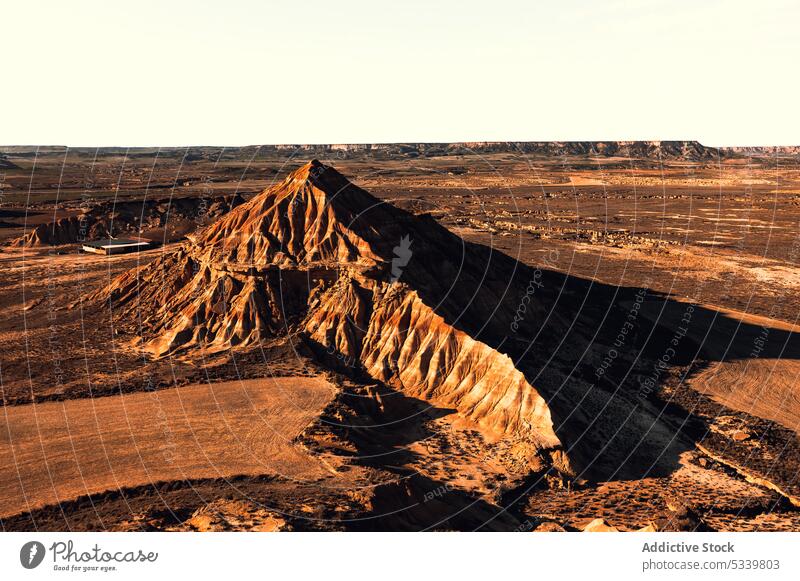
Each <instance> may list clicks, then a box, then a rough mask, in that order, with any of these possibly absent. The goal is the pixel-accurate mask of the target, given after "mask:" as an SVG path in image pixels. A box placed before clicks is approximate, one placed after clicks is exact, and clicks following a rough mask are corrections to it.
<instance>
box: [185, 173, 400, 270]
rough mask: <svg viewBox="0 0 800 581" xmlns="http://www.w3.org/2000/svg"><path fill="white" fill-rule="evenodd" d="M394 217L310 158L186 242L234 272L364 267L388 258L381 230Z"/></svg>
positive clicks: (395, 212)
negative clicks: (323, 265) (314, 266)
mask: <svg viewBox="0 0 800 581" xmlns="http://www.w3.org/2000/svg"><path fill="white" fill-rule="evenodd" d="M400 214H405V212H403V211H402V210H399V209H397V208H394V207H391V206H388V205H386V204H385V203H383V202H381V201H380V200H378V199H377V198H375V197H373V196H372V195H370V194H369V193H367V192H365V191H364V190H362V189H361V188H359V187H357V186H355V185H353V184H352V183H350V181H348V179H347V178H345V177H344V176H343V175H342V174H340V173H339V172H337V171H336V170H335V169H333V168H332V167H329V166H326V165H324V164H322V163H320V162H319V161H317V160H313V161H311V162H309V163H307V164H305V165H304V166H302V167H300V168H299V169H297V170H295V171H294V172H292V173H291V174H289V176H288V177H287V178H286V179H285V180H284V181H283V182H281V183H280V184H277V185H275V186H273V187H271V188H268V189H266V190H265V191H263V192H262V193H261V194H259V195H257V196H256V197H254V198H253V199H251V200H250V201H249V202H247V203H246V204H243V205H242V206H239V207H238V208H236V209H235V210H234V211H232V212H231V213H230V214H228V215H227V216H225V217H224V218H223V219H221V220H219V221H218V222H216V223H214V224H213V225H211V226H210V227H208V228H206V229H205V230H203V231H201V232H199V233H197V234H196V235H194V236H191V237H190V239H191V241H192V243H193V245H194V247H195V248H194V251H193V254H195V255H196V256H197V258H199V259H201V260H203V261H204V262H209V263H214V264H224V265H225V266H226V267H227V268H229V269H232V270H239V269H243V268H259V267H266V266H269V265H278V266H307V265H310V264H312V263H327V264H341V263H352V264H354V265H363V266H369V265H374V264H376V263H378V262H383V261H386V260H391V246H390V245H388V244H387V243H385V242H382V240H383V238H384V236H385V232H382V230H383V229H386V230H390V229H393V228H396V221H397V220H398V219H400V220H402V219H403V218H404V217H403V216H400Z"/></svg>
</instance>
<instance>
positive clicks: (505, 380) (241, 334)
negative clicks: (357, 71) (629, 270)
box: [91, 161, 570, 472]
mask: <svg viewBox="0 0 800 581" xmlns="http://www.w3.org/2000/svg"><path fill="white" fill-rule="evenodd" d="M517 278H518V277H517V263H516V261H514V260H512V259H510V258H508V257H507V256H505V255H502V254H500V253H497V252H494V253H493V252H492V250H491V249H489V248H485V247H482V246H475V245H470V244H468V243H466V242H464V241H463V240H461V239H460V238H458V237H457V236H455V235H454V234H452V233H450V232H449V231H448V230H446V229H445V228H443V227H442V226H440V225H439V224H438V223H437V222H435V221H434V220H433V219H432V218H430V217H427V216H414V215H412V214H409V213H407V212H405V211H404V210H401V209H399V208H396V207H394V206H391V205H389V204H386V203H384V202H381V201H380V200H378V199H377V198H375V197H373V196H372V195H371V194H369V193H367V192H366V191H364V190H362V189H361V188H359V187H357V186H355V185H354V184H352V183H350V182H349V181H348V180H347V179H346V178H345V177H344V176H342V175H341V174H340V173H338V172H337V171H336V170H335V169H333V168H331V167H328V166H325V165H323V164H321V163H319V162H318V161H312V162H310V163H308V164H306V165H304V166H303V167H301V168H299V169H298V170H296V171H295V172H293V173H292V174H290V175H289V176H288V177H287V178H286V179H285V181H283V182H282V183H280V184H277V185H276V186H273V187H271V188H269V189H267V190H265V191H264V192H262V193H261V194H259V195H257V196H255V197H254V198H252V199H251V200H249V201H248V202H246V203H245V204H242V205H240V206H238V207H237V208H235V209H233V210H232V211H230V212H229V213H228V214H226V215H225V216H223V217H222V218H220V219H219V220H218V221H216V222H215V223H213V224H212V225H210V226H208V227H207V228H205V229H203V230H201V231H199V232H197V233H195V234H193V235H191V236H190V237H189V240H188V241H187V242H186V243H185V244H184V245H183V246H182V247H181V248H180V249H178V250H177V251H174V252H172V253H169V254H165V255H163V256H162V257H161V258H159V259H157V260H155V261H154V262H151V263H150V264H148V265H146V266H144V267H141V268H139V269H137V270H134V271H130V272H127V273H125V274H123V275H121V276H120V277H118V278H117V279H115V280H114V281H112V282H111V284H110V285H109V286H107V287H106V288H104V289H102V290H100V291H98V292H97V293H96V294H95V295H94V296H93V297H91V298H92V300H96V301H105V302H107V303H108V304H110V305H111V308H112V309H113V311H114V314H115V316H117V317H121V318H123V319H124V318H127V320H128V321H136V325H137V328H138V329H139V334H140V337H139V339H138V346H139V347H140V348H142V349H144V350H146V351H147V352H148V353H150V354H151V355H152V356H153V357H156V358H158V357H164V356H167V355H181V354H188V353H192V352H193V351H194V350H202V352H204V353H214V352H219V351H223V350H227V349H231V348H245V347H248V346H255V345H257V344H259V343H261V342H264V341H270V340H273V339H276V338H280V337H286V336H291V337H299V338H300V339H302V340H303V341H305V342H306V343H307V344H308V345H310V346H311V348H312V350H314V351H315V352H316V354H317V356H318V357H319V359H320V360H321V361H323V362H327V363H330V365H337V366H338V367H340V368H341V367H342V366H343V365H344V366H346V367H348V368H350V370H351V371H353V372H356V371H357V372H358V373H361V374H366V375H368V376H369V377H371V378H372V379H373V380H375V381H378V382H381V383H383V384H385V385H387V386H388V387H389V388H391V389H395V390H398V391H400V392H401V393H403V394H405V395H407V396H409V397H413V398H418V399H420V400H423V401H426V402H429V403H430V404H431V405H436V406H439V407H443V408H447V409H455V410H457V411H458V412H459V414H460V415H461V416H462V417H463V418H464V419H465V421H468V422H470V423H472V424H473V425H475V426H476V427H478V428H479V429H481V430H483V431H484V432H486V433H492V434H493V435H495V436H497V437H503V436H506V435H513V437H514V438H515V439H516V438H524V439H525V440H526V441H527V442H528V443H529V444H531V446H530V449H531V450H533V452H532V454H533V455H534V456H536V458H535V459H533V458H532V462H535V463H537V464H538V465H539V466H541V465H542V463H544V464H545V465H555V466H556V468H558V469H559V470H561V471H562V472H569V471H570V467H569V462H568V460H567V459H566V457H565V455H564V454H563V452H562V451H561V447H562V446H561V442H560V441H559V439H558V437H557V436H556V434H555V431H554V428H553V422H552V420H551V417H550V409H549V407H548V405H547V403H546V401H545V399H544V398H543V397H542V395H540V393H539V392H538V391H537V389H536V388H535V387H534V386H533V385H531V383H530V382H529V380H528V379H527V378H526V376H525V375H524V374H523V373H522V372H521V371H520V370H519V369H518V368H517V366H516V365H515V363H514V361H513V360H512V359H511V358H510V357H509V356H508V355H506V354H504V353H502V352H501V351H499V350H498V349H497V348H495V347H493V346H492V345H493V344H496V341H494V340H492V339H490V338H495V337H497V336H498V335H501V334H502V333H503V330H504V329H508V327H509V325H510V324H511V322H512V321H513V317H514V312H513V309H512V308H510V307H505V306H503V305H505V304H506V302H505V301H504V300H503V299H504V297H506V296H507V295H508V294H509V293H512V291H513V289H515V288H519V287H518V285H519V282H518V281H517V280H516V279H517ZM515 296H516V295H515ZM527 316H528V317H530V319H535V318H536V317H544V316H545V313H544V312H543V310H541V309H540V310H537V307H536V306H535V305H533V304H532V305H531V306H530V308H529V309H528V315H527ZM506 333H507V331H506Z"/></svg>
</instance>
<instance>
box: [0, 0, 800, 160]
mask: <svg viewBox="0 0 800 581" xmlns="http://www.w3.org/2000/svg"><path fill="white" fill-rule="evenodd" d="M0 14H1V15H2V16H0V50H2V65H1V66H0V78H2V82H0V144H5V145H10V144H67V145H73V146H79V145H126V146H135V145H190V144H205V145H245V144H261V143H330V142H333V143H353V142H396V141H401V142H402V141H484V140H501V141H505V140H525V141H536V140H604V139H608V140H612V139H698V140H700V141H702V142H703V143H705V144H707V145H779V144H780V145H797V144H800V114H798V110H799V109H800V80H799V79H800V72H799V71H800V64H799V63H800V32H798V24H799V23H800V2H798V1H797V0H750V1H738V0H729V1H723V0H719V1H702V0H638V1H633V0H630V1H629V0H585V1H577V0H559V1H539V2H535V1H527V2H525V1H506V0H483V1H482V2H472V1H468V0H463V1H459V2H455V1H440V2H435V1H422V0H419V1H417V0H406V1H392V2H378V1H375V0H373V1H363V2H362V1H348V0H340V1H307V2H302V1H272V2H270V1H265V2H255V1H235V0H227V1H215V2H209V1H198V0H195V1H191V2H189V1H186V2H184V1H175V2H155V1H153V2H150V1H136V2H106V1H80V0H74V1H70V2H65V1H56V0H53V1H25V2H22V1H17V2H6V3H4V4H3V6H2V10H1V11H0Z"/></svg>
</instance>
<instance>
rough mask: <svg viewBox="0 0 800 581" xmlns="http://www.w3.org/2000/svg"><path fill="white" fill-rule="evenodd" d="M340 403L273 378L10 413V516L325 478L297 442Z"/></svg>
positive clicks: (305, 385) (303, 382) (5, 438)
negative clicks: (183, 484) (264, 481)
mask: <svg viewBox="0 0 800 581" xmlns="http://www.w3.org/2000/svg"><path fill="white" fill-rule="evenodd" d="M333 395H334V389H333V387H332V386H331V385H330V384H328V383H327V382H326V381H325V380H323V379H318V378H300V379H298V378H273V379H260V380H247V381H241V382H228V383H219V384H214V385H189V386H185V387H180V388H174V389H168V390H162V391H157V392H152V393H137V394H128V395H123V396H112V397H103V398H96V399H80V400H71V401H66V402H49V403H43V404H33V405H26V406H14V407H5V408H4V409H3V413H2V414H0V465H2V466H5V467H6V469H5V470H3V472H2V475H0V517H3V516H9V515H13V514H16V513H19V512H22V511H27V510H30V509H36V508H39V507H42V506H45V505H48V504H53V503H57V502H59V501H66V500H71V499H74V498H76V497H78V496H81V495H85V494H92V493H97V492H102V491H106V490H115V489H119V488H121V487H129V486H137V485H141V484H148V483H151V482H158V481H168V480H187V479H195V478H221V477H229V476H234V475H242V474H248V475H257V474H277V475H281V476H286V477H289V478H299V479H309V478H317V477H320V476H321V475H323V474H324V473H325V469H324V467H323V466H322V464H321V463H320V462H319V460H317V459H314V458H312V457H311V456H309V455H307V454H305V453H304V451H302V450H301V449H299V448H298V447H297V446H296V444H294V443H293V439H294V438H295V437H296V436H297V435H298V434H299V433H300V432H301V431H302V430H303V428H304V427H305V426H306V425H307V424H308V423H309V422H310V421H311V420H312V418H315V417H316V416H317V415H319V413H320V411H321V410H322V409H323V407H324V406H325V405H326V403H327V402H328V401H329V400H330V399H331V398H332V397H333ZM15 467H16V468H15Z"/></svg>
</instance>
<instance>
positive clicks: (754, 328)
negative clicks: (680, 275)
mask: <svg viewBox="0 0 800 581" xmlns="http://www.w3.org/2000/svg"><path fill="white" fill-rule="evenodd" d="M431 222H432V220H431ZM443 230H444V228H442V227H439V228H433V229H432V231H433V235H432V236H430V237H429V240H430V239H432V240H434V241H435V244H428V245H427V246H422V247H421V248H420V249H419V251H418V252H415V254H414V255H413V256H412V258H411V260H410V262H409V264H408V265H407V267H406V270H405V271H404V272H403V275H402V278H401V281H403V282H405V283H407V284H408V285H409V286H410V287H411V288H413V289H414V290H416V291H417V293H418V294H419V296H420V298H421V300H422V301H423V302H424V303H425V304H426V305H428V306H429V307H430V308H432V309H433V310H434V312H436V313H437V314H438V315H440V316H442V317H443V318H444V320H445V322H447V323H448V324H449V325H451V326H453V327H454V328H456V329H458V330H460V331H463V332H465V333H466V334H468V335H470V336H471V337H473V338H474V339H477V340H480V341H481V342H483V343H486V344H487V345H489V346H490V347H492V348H493V349H496V350H498V351H500V352H502V353H504V354H506V355H508V356H510V357H511V358H512V359H513V360H514V362H515V364H516V366H517V367H518V368H519V369H520V370H522V371H523V373H524V374H525V376H526V378H527V379H528V381H529V382H530V383H531V385H533V386H534V388H535V389H536V390H537V391H538V392H539V393H540V394H541V395H542V396H543V397H544V398H545V400H546V401H547V402H548V405H549V407H550V411H551V417H552V420H553V424H554V427H555V430H556V434H557V435H558V437H559V439H560V440H561V441H562V443H563V444H564V446H565V448H567V449H568V450H570V454H571V456H572V458H573V459H574V460H575V464H576V465H577V472H579V473H580V474H581V475H582V477H584V478H588V479H591V480H609V479H640V478H643V477H648V476H649V477H661V476H666V475H669V474H671V473H672V472H674V470H675V469H677V468H678V467H679V466H680V456H681V454H682V453H683V452H685V451H687V450H691V449H693V447H694V442H695V438H696V435H697V434H698V433H699V432H702V430H699V429H697V426H696V425H695V424H696V421H695V420H693V419H692V418H691V417H689V415H688V414H687V413H686V412H684V411H683V410H681V409H680V407H679V406H676V405H672V404H671V403H670V402H669V401H668V398H663V399H662V398H661V397H660V393H661V391H662V388H663V386H664V383H665V382H666V381H668V380H670V379H673V378H675V377H679V376H681V375H682V374H683V373H685V372H686V371H687V369H688V368H691V369H693V371H694V372H699V371H700V370H702V369H703V368H705V367H707V366H708V365H710V364H711V363H713V362H714V361H726V360H731V359H736V358H741V359H746V358H749V357H752V356H753V355H752V352H753V344H754V341H755V340H756V339H757V338H758V337H760V336H763V335H764V333H765V329H766V330H767V331H766V334H767V335H768V337H769V343H768V344H766V345H763V346H762V347H761V348H760V351H759V356H761V357H779V356H780V357H788V358H799V357H800V340H798V338H797V337H794V334H793V333H792V332H791V331H787V330H785V329H781V328H779V326H780V324H779V323H777V322H776V323H774V325H776V326H770V327H764V326H762V325H761V324H753V323H752V322H749V321H746V320H740V319H737V318H735V317H733V316H730V315H729V314H727V313H726V312H723V311H722V310H716V309H714V308H713V307H710V306H704V305H699V304H691V303H688V302H684V301H679V300H675V299H673V298H671V297H669V296H666V295H664V294H661V293H658V292H653V291H651V290H649V289H646V288H643V287H628V286H616V285H611V284H606V283H602V282H598V281H594V280H589V279H584V278H581V277H577V276H574V275H569V274H563V273H560V272H557V271H553V270H548V269H536V268H533V267H530V266H527V265H525V264H523V263H520V262H518V261H516V260H515V259H513V258H511V257H509V256H508V255H506V254H504V253H502V252H499V251H497V250H495V249H491V248H488V247H486V246H483V245H480V244H475V243H469V242H465V241H463V240H461V239H460V238H458V237H457V236H456V235H455V234H452V233H450V232H442V231H443ZM442 256H454V257H460V258H461V259H462V261H461V264H460V265H458V266H457V267H455V266H453V265H452V264H449V263H448V262H447V261H442ZM434 264H435V265H436V268H435V269H433V268H431V267H430V265H434ZM523 304H524V305H525V308H524V309H522V308H521V306H522V305H523ZM634 305H638V306H636V307H634ZM645 305H646V306H645ZM654 308H655V309H656V310H655V311H653V309H654ZM645 312H646V313H647V314H646V315H645ZM653 313H655V314H653ZM631 320H633V322H632V323H630V325H629V324H627V323H628V322H629V321H631ZM623 329H624V330H625V331H624V333H623ZM620 336H623V338H622V340H621V341H620ZM606 359H611V360H612V361H611V362H610V363H609V364H608V367H609V368H608V369H606V368H603V369H602V373H601V372H599V371H598V369H600V368H601V366H604V365H606V364H605V363H604V360H606Z"/></svg>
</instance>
